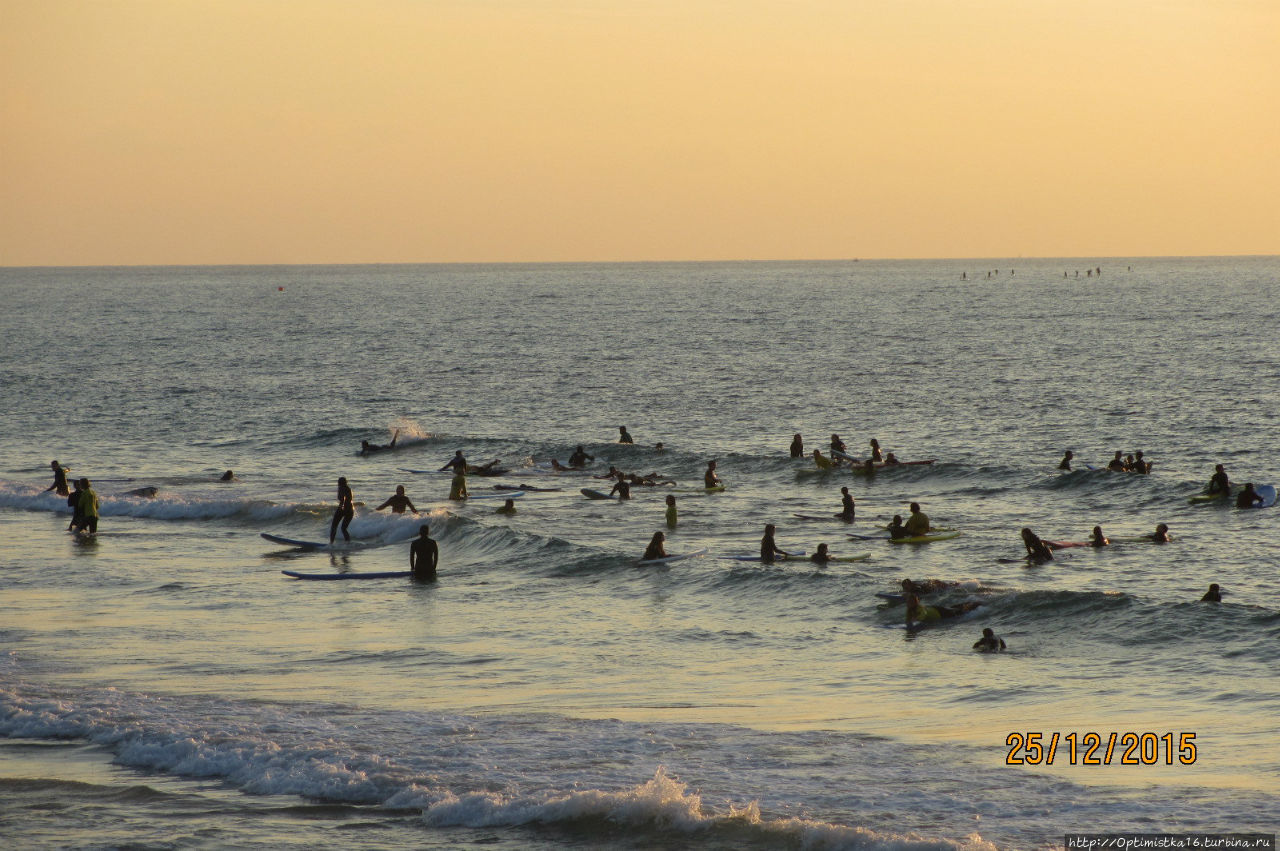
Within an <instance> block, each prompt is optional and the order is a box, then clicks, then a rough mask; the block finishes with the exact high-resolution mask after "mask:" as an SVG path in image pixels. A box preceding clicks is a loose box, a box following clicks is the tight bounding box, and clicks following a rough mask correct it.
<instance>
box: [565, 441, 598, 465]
mask: <svg viewBox="0 0 1280 851" xmlns="http://www.w3.org/2000/svg"><path fill="white" fill-rule="evenodd" d="M594 460H596V456H594V455H588V454H587V450H585V449H583V448H582V446H581V445H579V446H578V448H577V449H575V450H573V454H572V455H570V456H569V466H570V467H571V468H581V467H585V466H587V462H588V461H594Z"/></svg>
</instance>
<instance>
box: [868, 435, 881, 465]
mask: <svg viewBox="0 0 1280 851" xmlns="http://www.w3.org/2000/svg"><path fill="white" fill-rule="evenodd" d="M871 460H872V461H883V460H884V453H883V452H881V451H880V441H878V440H876V439H875V438H874V437H873V438H871Z"/></svg>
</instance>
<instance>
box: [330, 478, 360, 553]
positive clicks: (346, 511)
mask: <svg viewBox="0 0 1280 851" xmlns="http://www.w3.org/2000/svg"><path fill="white" fill-rule="evenodd" d="M355 516H356V502H355V497H354V496H353V495H352V493H351V488H350V487H349V486H348V485H347V479H346V477H345V476H342V477H340V478H339V479H338V507H337V509H335V510H334V512H333V521H332V522H331V523H330V524H329V545H330V546H333V541H334V539H335V538H337V536H338V527H339V525H341V527H342V537H343V538H344V539H345V540H347V541H350V540H351V533H350V532H348V531H347V527H348V526H350V525H351V518H353V517H355Z"/></svg>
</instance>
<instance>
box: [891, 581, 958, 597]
mask: <svg viewBox="0 0 1280 851" xmlns="http://www.w3.org/2000/svg"><path fill="white" fill-rule="evenodd" d="M959 584H960V583H959V582H946V581H944V580H942V579H926V580H924V581H923V582H913V581H912V580H910V579H904V580H902V593H903V594H932V593H934V592H935V591H942V590H943V589H945V588H955V587H956V586H957V585H959Z"/></svg>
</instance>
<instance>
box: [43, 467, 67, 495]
mask: <svg viewBox="0 0 1280 851" xmlns="http://www.w3.org/2000/svg"><path fill="white" fill-rule="evenodd" d="M49 467H50V468H52V469H53V484H51V485H49V487H47V488H45V489H44V491H45V493H48V492H49V491H53V492H54V493H56V494H57V495H58V496H70V495H71V492H70V491H69V490H68V489H67V468H66V467H63V466H62V465H61V464H59V463H58V462H57V461H50V462H49Z"/></svg>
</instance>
